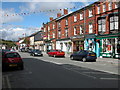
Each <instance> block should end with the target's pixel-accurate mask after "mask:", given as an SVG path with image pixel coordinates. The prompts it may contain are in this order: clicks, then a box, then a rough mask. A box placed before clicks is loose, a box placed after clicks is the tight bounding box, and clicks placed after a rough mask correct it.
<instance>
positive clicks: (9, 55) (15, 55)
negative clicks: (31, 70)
mask: <svg viewBox="0 0 120 90" xmlns="http://www.w3.org/2000/svg"><path fill="white" fill-rule="evenodd" d="M5 57H6V58H17V57H20V55H19V54H18V53H7V54H6V55H5Z"/></svg>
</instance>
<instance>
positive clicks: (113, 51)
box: [96, 34, 120, 58]
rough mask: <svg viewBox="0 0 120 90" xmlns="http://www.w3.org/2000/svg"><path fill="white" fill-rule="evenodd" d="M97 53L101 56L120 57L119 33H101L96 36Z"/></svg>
mask: <svg viewBox="0 0 120 90" xmlns="http://www.w3.org/2000/svg"><path fill="white" fill-rule="evenodd" d="M96 41H97V43H96V44H97V51H99V52H97V53H99V56H100V57H108V58H119V57H120V36H119V34H111V35H110V34H109V35H101V36H97V37H96Z"/></svg>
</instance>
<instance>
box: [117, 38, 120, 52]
mask: <svg viewBox="0 0 120 90" xmlns="http://www.w3.org/2000/svg"><path fill="white" fill-rule="evenodd" d="M117 53H120V38H118V42H117Z"/></svg>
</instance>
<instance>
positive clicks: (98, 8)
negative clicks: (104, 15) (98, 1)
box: [98, 6, 100, 14]
mask: <svg viewBox="0 0 120 90" xmlns="http://www.w3.org/2000/svg"><path fill="white" fill-rule="evenodd" d="M98 14H100V6H98Z"/></svg>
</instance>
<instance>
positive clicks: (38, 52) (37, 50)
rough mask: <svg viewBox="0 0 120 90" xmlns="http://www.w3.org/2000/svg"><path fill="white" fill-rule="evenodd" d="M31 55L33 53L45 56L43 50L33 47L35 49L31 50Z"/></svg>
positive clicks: (33, 54)
mask: <svg viewBox="0 0 120 90" xmlns="http://www.w3.org/2000/svg"><path fill="white" fill-rule="evenodd" d="M30 55H31V56H43V54H42V51H40V50H39V49H33V50H32V51H31V52H30Z"/></svg>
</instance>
